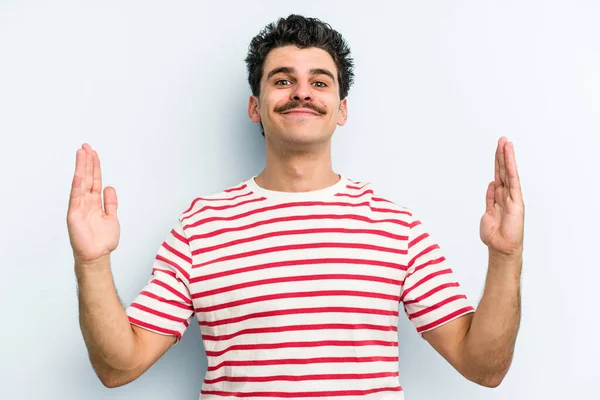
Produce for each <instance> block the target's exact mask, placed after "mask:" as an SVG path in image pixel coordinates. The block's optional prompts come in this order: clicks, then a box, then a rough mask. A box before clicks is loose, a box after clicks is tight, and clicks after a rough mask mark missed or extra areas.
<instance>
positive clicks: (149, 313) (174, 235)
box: [126, 222, 194, 341]
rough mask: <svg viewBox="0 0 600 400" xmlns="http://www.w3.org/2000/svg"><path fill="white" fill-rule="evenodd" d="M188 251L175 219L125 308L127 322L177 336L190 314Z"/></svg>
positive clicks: (179, 224) (180, 335) (189, 265)
mask: <svg viewBox="0 0 600 400" xmlns="http://www.w3.org/2000/svg"><path fill="white" fill-rule="evenodd" d="M191 254H192V253H191V250H190V246H189V241H188V239H187V237H186V236H185V232H184V231H183V227H182V226H181V223H179V222H178V223H177V224H176V225H175V227H174V228H173V229H172V230H171V232H169V234H168V235H167V238H166V239H165V240H164V242H163V243H162V245H161V246H160V248H159V250H158V252H157V254H156V258H155V259H154V262H153V266H152V273H151V275H150V279H149V280H148V283H147V284H146V286H145V287H144V288H143V289H142V291H141V292H140V293H139V295H138V296H137V297H136V299H135V300H134V301H133V302H132V303H131V304H130V305H129V307H128V308H127V310H126V312H127V316H128V317H129V322H131V324H133V325H137V326H139V327H141V328H144V329H147V330H150V331H153V332H156V333H161V334H164V335H173V336H176V337H177V341H179V340H181V337H182V336H183V333H184V332H185V330H186V329H187V327H188V325H189V323H190V320H191V319H192V317H193V315H194V307H193V303H192V299H191V295H190V292H189V289H188V287H189V271H190V269H191V265H192V255H191Z"/></svg>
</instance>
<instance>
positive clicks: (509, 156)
mask: <svg viewBox="0 0 600 400" xmlns="http://www.w3.org/2000/svg"><path fill="white" fill-rule="evenodd" d="M505 153H506V155H505V157H506V161H505V162H506V171H507V174H508V178H507V179H508V182H509V194H510V197H511V199H512V200H513V201H515V202H518V203H522V202H523V193H522V192H521V179H520V178H519V171H518V169H517V160H516V157H515V147H514V144H513V143H512V142H508V143H507V145H506V152H505Z"/></svg>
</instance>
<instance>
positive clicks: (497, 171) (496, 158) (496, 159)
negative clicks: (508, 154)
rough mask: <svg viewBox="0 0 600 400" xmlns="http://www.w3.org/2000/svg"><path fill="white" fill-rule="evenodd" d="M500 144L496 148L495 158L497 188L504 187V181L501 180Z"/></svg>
mask: <svg viewBox="0 0 600 400" xmlns="http://www.w3.org/2000/svg"><path fill="white" fill-rule="evenodd" d="M499 160H500V143H498V146H497V147H496V156H495V157H494V183H495V184H496V187H500V186H502V181H501V180H500V161H499Z"/></svg>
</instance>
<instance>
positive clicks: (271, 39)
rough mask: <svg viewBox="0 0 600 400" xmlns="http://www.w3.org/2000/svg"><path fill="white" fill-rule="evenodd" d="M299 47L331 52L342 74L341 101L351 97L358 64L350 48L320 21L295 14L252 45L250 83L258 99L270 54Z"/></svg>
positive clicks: (267, 29) (270, 26)
mask: <svg viewBox="0 0 600 400" xmlns="http://www.w3.org/2000/svg"><path fill="white" fill-rule="evenodd" d="M287 45H295V46H298V47H299V48H306V47H318V48H320V49H323V50H325V51H327V52H328V53H329V54H330V55H331V57H332V58H333V61H334V62H335V65H336V67H337V70H338V81H339V85H340V99H345V98H346V96H348V91H349V90H350V86H351V85H352V83H353V81H354V72H353V70H354V61H353V60H352V58H351V57H350V47H349V46H348V44H347V43H346V41H345V40H344V38H343V37H342V35H341V34H339V33H338V32H337V31H335V30H333V29H332V28H331V26H330V25H329V24H327V23H324V22H322V21H320V20H318V19H317V18H306V17H303V16H301V15H295V14H292V15H290V16H288V17H287V18H280V19H279V20H278V21H277V23H270V24H268V25H267V26H266V27H265V28H264V29H263V30H262V31H261V32H260V33H259V34H258V35H256V36H255V37H254V38H253V39H252V41H251V42H250V46H249V49H248V56H247V57H246V60H245V61H246V66H247V68H248V83H250V88H251V89H252V94H253V95H254V96H258V95H260V80H261V78H262V75H263V72H264V71H263V66H264V63H265V58H266V57H267V54H269V52H270V51H271V50H273V49H275V48H278V47H283V46H287Z"/></svg>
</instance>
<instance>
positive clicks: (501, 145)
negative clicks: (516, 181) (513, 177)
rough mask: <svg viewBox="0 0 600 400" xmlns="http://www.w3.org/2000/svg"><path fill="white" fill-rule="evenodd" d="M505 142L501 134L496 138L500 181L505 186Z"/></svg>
mask: <svg viewBox="0 0 600 400" xmlns="http://www.w3.org/2000/svg"><path fill="white" fill-rule="evenodd" d="M505 144H506V137H504V136H502V137H501V138H500V140H498V152H499V153H498V164H499V167H500V182H501V184H502V185H504V186H506V162H505V160H504V146H505Z"/></svg>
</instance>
